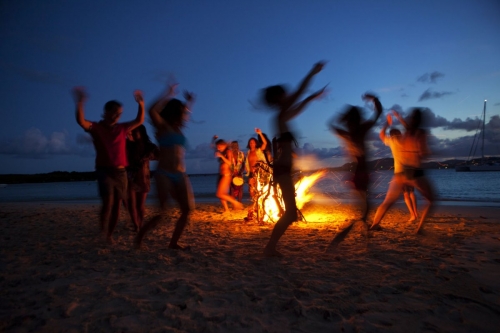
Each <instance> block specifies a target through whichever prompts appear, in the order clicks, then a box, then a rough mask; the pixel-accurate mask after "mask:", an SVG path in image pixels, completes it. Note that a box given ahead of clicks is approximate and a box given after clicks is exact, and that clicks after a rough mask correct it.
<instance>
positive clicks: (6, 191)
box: [0, 170, 500, 206]
mask: <svg viewBox="0 0 500 333" xmlns="http://www.w3.org/2000/svg"><path fill="white" fill-rule="evenodd" d="M425 173H426V175H427V176H428V177H429V179H430V180H431V181H432V182H433V184H434V186H435V188H436V193H437V196H438V200H440V201H446V202H469V203H473V204H477V205H490V206H491V205H495V206H500V178H499V177H498V175H500V174H499V173H498V172H470V173H469V172H455V171H454V170H425ZM392 176H393V171H377V172H374V173H373V174H372V175H371V179H372V186H371V189H370V193H369V195H370V199H371V200H373V201H374V203H375V204H376V203H378V202H381V201H382V200H383V199H384V197H385V193H386V191H387V187H388V184H389V182H390V180H391V178H392ZM349 178H350V174H349V173H347V172H343V171H329V172H327V173H326V175H324V176H323V177H322V178H321V179H319V180H318V181H317V183H316V184H315V185H314V186H313V188H312V189H311V192H312V193H313V194H314V197H313V202H314V201H316V200H320V201H329V202H331V204H332V205H339V204H342V203H350V202H353V201H354V200H355V197H354V196H353V195H352V194H351V187H350V186H349V184H348V183H347V181H348V180H349ZM190 180H191V183H192V186H193V190H194V194H195V198H196V201H198V202H218V199H217V198H216V197H215V189H216V182H217V175H210V176H196V175H195V176H191V177H190ZM244 198H245V199H244V200H246V202H247V203H249V198H248V188H247V186H246V185H245V197H244ZM155 199H156V189H155V186H154V181H153V182H152V189H151V193H150V195H149V196H148V203H149V204H153V203H155ZM43 201H52V202H57V201H61V202H68V201H79V202H94V203H99V196H98V193H97V183H96V182H66V183H39V184H12V185H10V184H9V185H7V186H6V187H2V188H0V202H43Z"/></svg>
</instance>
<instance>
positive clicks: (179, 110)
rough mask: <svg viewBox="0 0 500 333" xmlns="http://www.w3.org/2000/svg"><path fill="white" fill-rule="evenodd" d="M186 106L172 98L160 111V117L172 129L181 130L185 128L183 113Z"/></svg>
mask: <svg viewBox="0 0 500 333" xmlns="http://www.w3.org/2000/svg"><path fill="white" fill-rule="evenodd" d="M185 110H186V105H185V104H184V103H182V102H181V101H180V100H178V99H176V98H172V99H171V100H170V101H168V102H167V105H165V107H164V108H163V110H161V111H160V116H161V117H162V118H163V119H164V120H165V121H166V122H167V124H169V125H170V126H173V127H179V128H183V127H185V126H186V124H185V118H184V112H185Z"/></svg>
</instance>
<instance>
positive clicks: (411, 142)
mask: <svg viewBox="0 0 500 333" xmlns="http://www.w3.org/2000/svg"><path fill="white" fill-rule="evenodd" d="M393 114H394V115H395V116H396V118H397V119H398V120H399V121H400V122H401V124H402V125H403V126H404V127H405V129H406V132H405V133H404V134H403V136H402V137H401V141H400V148H399V149H400V151H401V158H400V161H401V164H402V169H403V172H402V173H397V174H394V179H393V181H392V182H391V183H390V185H389V189H388V190H387V195H386V197H385V200H384V202H383V203H382V204H381V205H380V206H379V207H378V209H377V212H376V213H375V218H374V220H373V224H372V225H371V227H370V229H372V230H376V229H379V228H380V226H379V224H380V222H381V220H382V218H383V217H384V215H385V213H386V212H387V210H388V209H389V208H390V207H391V206H392V204H393V203H394V202H395V201H396V200H397V198H398V197H399V195H400V194H401V191H402V190H403V187H404V186H405V185H408V186H414V187H415V188H416V189H417V190H419V192H420V193H421V194H422V195H423V197H424V198H425V199H426V200H427V205H426V207H425V208H424V210H423V212H422V216H421V218H420V222H419V224H418V226H417V229H416V232H417V233H419V232H421V231H422V230H423V229H422V227H423V223H424V220H425V218H426V217H427V215H428V213H429V210H430V208H431V207H432V204H433V203H434V190H433V188H432V184H431V183H430V182H429V181H428V180H427V178H426V177H425V176H424V171H423V170H422V168H421V161H422V158H423V157H424V156H427V155H428V154H429V153H430V152H429V148H428V146H427V133H426V132H425V131H424V130H423V129H421V128H420V124H421V120H422V111H421V110H420V109H419V108H415V109H413V110H412V111H411V113H410V116H409V120H408V122H406V121H405V120H404V119H403V118H402V117H401V116H400V115H399V113H397V112H395V111H393Z"/></svg>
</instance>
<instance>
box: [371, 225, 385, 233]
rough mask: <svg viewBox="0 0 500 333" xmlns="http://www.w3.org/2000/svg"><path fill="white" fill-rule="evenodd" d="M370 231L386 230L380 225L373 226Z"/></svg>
mask: <svg viewBox="0 0 500 333" xmlns="http://www.w3.org/2000/svg"><path fill="white" fill-rule="evenodd" d="M370 230H372V231H381V230H384V228H382V227H381V226H380V224H372V226H371V227H370Z"/></svg>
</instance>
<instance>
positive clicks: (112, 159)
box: [73, 87, 144, 244]
mask: <svg viewBox="0 0 500 333" xmlns="http://www.w3.org/2000/svg"><path fill="white" fill-rule="evenodd" d="M73 95H74V98H75V103H76V122H77V123H78V125H80V126H81V127H82V128H83V129H84V130H85V131H86V132H88V133H89V134H90V135H91V136H92V140H93V143H94V148H95V151H96V159H95V170H96V174H97V183H98V187H99V195H100V197H101V200H102V207H101V211H100V218H99V220H100V221H99V222H100V230H101V233H102V234H103V235H104V234H105V237H106V241H107V242H108V243H110V244H113V242H114V241H113V238H112V235H113V231H114V229H115V226H116V224H117V223H118V217H119V213H120V203H121V202H122V201H126V200H127V172H126V169H125V168H126V167H127V166H128V161H127V153H126V148H125V147H126V141H127V134H128V133H129V132H130V131H132V130H133V129H134V128H136V127H138V126H139V125H141V124H142V123H143V122H144V98H143V95H142V92H141V91H140V90H136V91H134V99H135V101H136V102H137V104H138V106H139V109H138V111H137V116H136V118H135V119H134V120H132V121H129V122H124V123H118V120H119V119H120V117H121V115H122V112H123V107H122V104H121V103H120V102H118V101H115V100H113V101H109V102H107V103H106V104H105V105H104V113H103V115H102V120H100V121H99V122H94V121H89V120H86V119H85V110H84V104H85V102H86V100H87V94H86V92H85V90H84V89H83V88H81V87H75V88H74V89H73ZM106 225H107V229H108V230H107V232H106Z"/></svg>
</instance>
